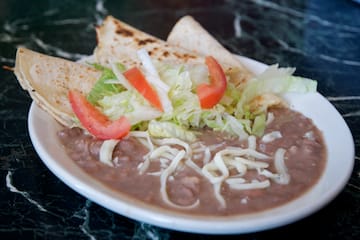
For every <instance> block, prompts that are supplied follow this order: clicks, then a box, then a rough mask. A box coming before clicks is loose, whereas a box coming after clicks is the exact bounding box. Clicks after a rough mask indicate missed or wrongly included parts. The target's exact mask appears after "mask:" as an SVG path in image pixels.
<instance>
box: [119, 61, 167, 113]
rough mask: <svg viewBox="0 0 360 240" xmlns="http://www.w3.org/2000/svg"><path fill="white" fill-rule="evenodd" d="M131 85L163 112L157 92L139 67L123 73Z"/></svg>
mask: <svg viewBox="0 0 360 240" xmlns="http://www.w3.org/2000/svg"><path fill="white" fill-rule="evenodd" d="M123 74H124V76H125V78H126V79H127V80H128V81H129V83H130V84H131V85H132V86H133V87H134V88H135V89H136V90H137V91H138V92H139V93H140V94H141V95H143V97H144V98H145V99H146V100H148V101H149V102H150V104H152V105H153V106H154V107H156V108H157V109H159V110H160V111H163V107H162V104H161V101H160V98H159V96H158V94H157V92H156V91H155V90H154V89H153V88H152V86H151V85H150V84H149V82H148V81H147V80H146V79H145V77H144V75H143V74H142V73H141V71H140V70H139V69H138V68H137V67H133V68H131V69H129V70H127V71H126V72H124V73H123Z"/></svg>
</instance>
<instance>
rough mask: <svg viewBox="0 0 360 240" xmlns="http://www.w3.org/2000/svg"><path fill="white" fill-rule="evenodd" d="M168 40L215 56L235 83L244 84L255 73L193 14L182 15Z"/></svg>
mask: <svg viewBox="0 0 360 240" xmlns="http://www.w3.org/2000/svg"><path fill="white" fill-rule="evenodd" d="M167 42H168V43H169V44H171V45H174V46H177V47H182V48H186V49H188V50H190V51H193V52H195V53H196V54H199V55H211V56H213V57H215V58H216V59H217V60H218V61H219V62H220V63H221V64H222V67H223V68H224V69H226V70H227V71H228V73H229V69H231V70H230V72H231V73H232V74H231V81H232V82H233V83H234V84H235V85H240V84H242V85H244V83H246V82H247V81H249V80H250V79H251V78H252V77H253V76H254V74H253V73H251V72H250V71H249V70H248V69H247V68H246V67H245V66H244V65H243V64H242V63H241V62H240V61H239V59H238V58H236V57H235V56H234V55H233V54H232V53H230V52H229V51H228V50H227V49H226V48H224V47H223V46H222V45H221V44H220V43H219V42H218V41H217V40H216V39H215V38H214V37H213V36H212V35H211V34H210V33H209V32H208V31H206V30H205V29H204V28H203V27H202V26H201V25H200V23H198V22H197V21H196V20H195V19H194V18H193V17H191V16H184V17H182V18H181V19H180V20H179V21H178V22H177V23H176V24H175V26H174V27H173V29H172V30H171V32H170V34H169V36H168V38H167Z"/></svg>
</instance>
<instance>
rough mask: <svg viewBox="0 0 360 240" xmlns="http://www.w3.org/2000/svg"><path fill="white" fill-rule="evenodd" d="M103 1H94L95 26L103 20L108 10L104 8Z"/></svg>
mask: <svg viewBox="0 0 360 240" xmlns="http://www.w3.org/2000/svg"><path fill="white" fill-rule="evenodd" d="M104 3H105V0H96V5H95V20H96V24H97V25H100V24H101V23H102V21H103V19H104V16H105V15H106V14H107V13H108V10H107V9H106V8H105V6H104Z"/></svg>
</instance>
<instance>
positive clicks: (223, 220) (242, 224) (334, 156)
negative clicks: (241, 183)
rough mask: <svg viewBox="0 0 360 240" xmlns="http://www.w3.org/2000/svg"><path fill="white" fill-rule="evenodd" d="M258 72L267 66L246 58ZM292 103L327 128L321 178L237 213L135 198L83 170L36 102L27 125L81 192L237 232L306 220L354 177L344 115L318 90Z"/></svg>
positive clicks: (164, 217)
mask: <svg viewBox="0 0 360 240" xmlns="http://www.w3.org/2000/svg"><path fill="white" fill-rule="evenodd" d="M241 60H242V61H243V62H244V64H245V65H246V66H247V67H249V69H251V70H252V71H253V72H254V73H260V72H262V71H263V70H264V69H265V68H266V65H264V64H262V63H259V62H256V61H254V60H251V59H248V58H241ZM286 98H287V99H288V100H289V102H290V106H291V108H293V109H295V110H298V111H300V112H302V113H303V114H304V115H306V116H307V117H310V118H311V119H313V121H314V123H315V124H316V125H317V127H318V128H319V129H320V130H321V131H322V132H323V134H324V138H325V142H326V145H327V149H328V162H327V165H326V168H325V171H324V174H323V176H322V177H321V178H320V180H319V182H318V183H317V184H316V185H315V186H314V187H313V188H312V189H311V190H310V191H308V192H307V193H306V194H305V195H303V196H302V197H300V198H298V199H296V200H294V201H292V202H290V203H288V204H286V205H283V206H281V207H277V208H274V209H271V210H268V211H263V212H259V213H254V214H248V215H241V216H232V217H206V218H205V217H195V216H190V215H185V214H179V213H173V212H169V211H165V210H160V209H158V208H154V207H150V206H147V205H145V204H142V203H139V202H136V201H133V200H131V199H129V198H128V197H126V196H123V195H121V194H119V193H116V192H114V191H112V190H111V189H109V188H106V187H104V186H103V185H102V184H100V183H99V182H97V181H96V180H94V179H93V178H91V177H90V176H89V175H87V174H86V173H84V172H83V171H82V170H81V169H80V168H79V167H78V166H77V165H76V164H75V163H74V162H73V161H72V160H70V159H69V157H68V156H67V155H66V153H65V152H64V149H63V147H62V146H61V144H60V143H59V141H58V139H57V137H56V131H57V130H58V129H59V128H60V126H59V125H58V124H57V123H56V122H55V120H54V119H53V118H52V117H50V116H49V115H48V114H46V113H45V112H44V111H42V110H41V109H40V108H39V107H37V105H35V104H34V103H33V104H32V105H31V108H30V112H29V118H28V124H29V132H30V137H31V140H32V142H33V145H34V147H35V150H36V151H37V153H38V154H39V156H40V158H41V159H42V161H43V162H44V163H45V165H46V166H47V167H48V168H49V169H50V170H51V171H52V172H53V173H54V174H55V175H56V176H57V177H58V178H59V179H61V180H62V181H63V182H64V183H65V184H67V185H68V186H69V187H71V188H72V189H74V190H75V191H76V192H78V193H80V194H81V195H83V196H85V197H86V198H89V199H90V200H92V201H94V202H96V203H98V204H99V205H101V206H103V207H105V208H108V209H110V210H111V211H114V212H116V213H118V214H120V215H123V216H126V217H128V218H131V219H135V220H138V221H142V222H146V223H149V224H153V225H157V226H160V227H164V228H168V229H173V230H179V231H185V232H196V233H208V234H233V233H248V232H254V231H261V230H265V229H270V228H274V227H279V226H283V225H286V224H289V223H292V222H294V221H297V220H299V219H302V218H304V217H306V216H308V215H310V214H312V213H314V212H315V211H317V210H319V209H320V208H322V207H323V206H324V205H326V204H327V203H329V202H330V201H332V200H333V199H334V198H335V197H336V196H337V195H338V194H339V192H340V191H341V190H342V189H343V188H344V186H345V184H346V183H347V181H348V180H349V177H350V175H351V172H352V169H353V164H354V142H353V138H352V135H351V132H350V130H349V128H348V126H347V125H346V123H345V121H344V120H343V118H342V117H341V115H340V114H339V113H338V112H337V111H336V109H335V108H334V107H333V106H332V105H331V104H330V103H329V102H328V101H327V99H326V98H324V97H323V96H322V95H320V94H319V93H312V94H306V95H296V94H292V95H287V96H286Z"/></svg>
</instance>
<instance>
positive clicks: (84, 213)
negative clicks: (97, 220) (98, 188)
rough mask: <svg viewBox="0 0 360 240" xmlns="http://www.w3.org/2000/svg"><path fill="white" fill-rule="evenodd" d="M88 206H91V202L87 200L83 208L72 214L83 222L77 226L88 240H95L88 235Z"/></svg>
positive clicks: (92, 236)
mask: <svg viewBox="0 0 360 240" xmlns="http://www.w3.org/2000/svg"><path fill="white" fill-rule="evenodd" d="M90 206H91V201H90V200H88V199H87V200H86V202H85V206H84V207H83V208H82V209H80V211H77V212H76V213H75V214H74V217H77V218H79V219H82V220H83V223H82V224H81V225H80V226H79V227H80V229H81V231H82V232H83V233H84V234H85V235H86V236H88V237H89V239H91V240H96V237H95V236H94V235H92V234H91V233H90V227H89V222H90V214H89V208H90Z"/></svg>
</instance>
